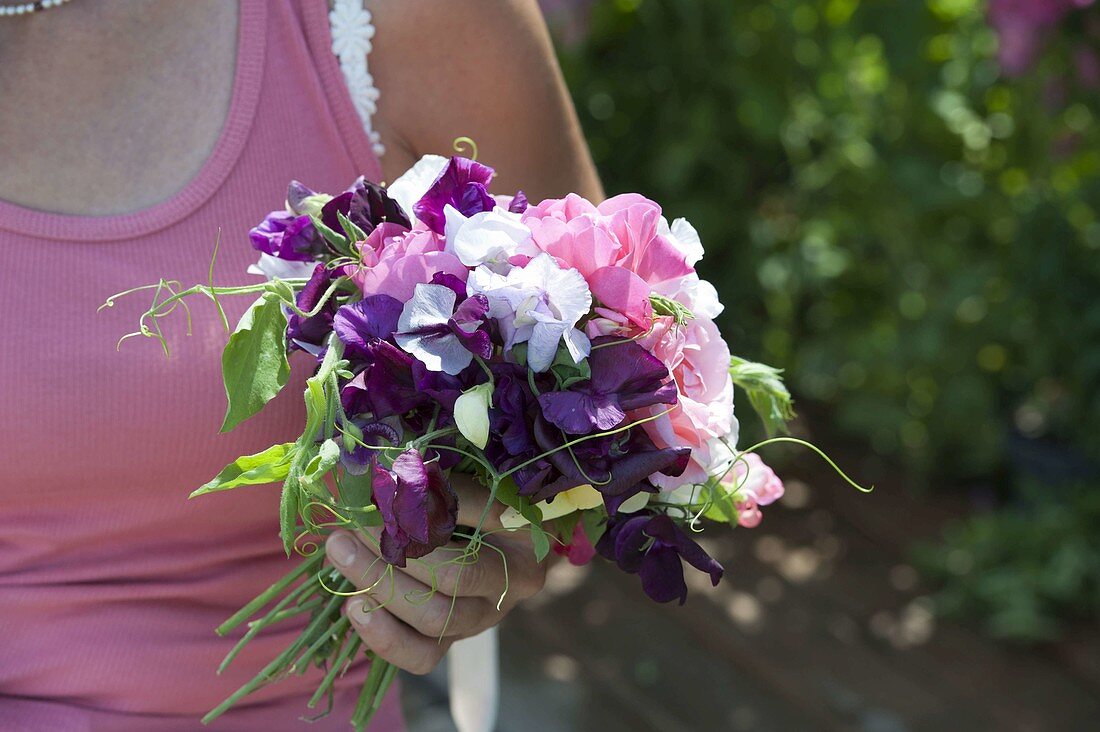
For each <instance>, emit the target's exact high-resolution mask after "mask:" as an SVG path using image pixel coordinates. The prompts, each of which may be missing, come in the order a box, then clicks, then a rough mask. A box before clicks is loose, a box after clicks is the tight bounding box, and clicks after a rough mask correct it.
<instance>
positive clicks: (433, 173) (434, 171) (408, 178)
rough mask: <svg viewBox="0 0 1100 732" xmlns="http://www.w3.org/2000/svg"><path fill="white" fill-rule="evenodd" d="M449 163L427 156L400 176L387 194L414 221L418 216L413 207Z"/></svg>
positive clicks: (387, 189) (388, 188)
mask: <svg viewBox="0 0 1100 732" xmlns="http://www.w3.org/2000/svg"><path fill="white" fill-rule="evenodd" d="M449 163H450V160H449V159H447V158H445V157H443V156H442V155H425V156H424V157H422V158H420V159H419V160H417V161H416V163H415V164H414V165H413V166H412V167H411V168H409V169H408V170H406V171H405V172H404V173H402V174H401V175H400V176H398V178H397V180H395V181H394V182H393V183H390V185H389V186H388V187H387V188H386V192H387V193H388V194H389V196H390V198H392V199H393V200H395V201H397V204H398V205H399V206H401V209H402V210H403V211H404V212H405V213H406V214H407V215H408V217H409V218H410V219H412V218H413V217H414V216H415V215H416V214H415V213H414V212H413V206H415V205H416V202H417V201H419V200H420V199H421V198H423V197H424V194H425V193H427V192H428V189H429V188H431V187H432V184H433V183H435V182H436V180H438V179H439V176H440V175H442V174H443V171H444V170H445V169H446V168H447V165H448V164H449Z"/></svg>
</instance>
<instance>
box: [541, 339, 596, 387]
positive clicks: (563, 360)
mask: <svg viewBox="0 0 1100 732" xmlns="http://www.w3.org/2000/svg"><path fill="white" fill-rule="evenodd" d="M550 370H551V371H553V372H554V376H556V377H557V379H558V386H559V388H560V389H568V388H569V387H570V386H572V385H573V384H576V383H577V382H578V381H587V380H588V379H591V378H592V367H591V366H589V365H588V359H583V360H582V361H581V362H580V363H574V362H573V357H572V356H570V355H569V350H568V349H566V348H559V349H558V352H557V353H555V354H554V363H552V364H550Z"/></svg>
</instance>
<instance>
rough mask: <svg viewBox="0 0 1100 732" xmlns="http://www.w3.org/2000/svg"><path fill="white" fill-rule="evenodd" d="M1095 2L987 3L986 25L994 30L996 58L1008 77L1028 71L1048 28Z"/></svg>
mask: <svg viewBox="0 0 1100 732" xmlns="http://www.w3.org/2000/svg"><path fill="white" fill-rule="evenodd" d="M1094 3H1095V0H990V3H989V23H990V25H992V26H993V28H994V29H996V31H997V36H998V43H999V46H1000V48H999V49H998V54H997V55H998V58H999V60H1000V63H1001V67H1002V68H1003V69H1004V71H1005V73H1006V74H1008V75H1009V76H1020V75H1022V74H1023V73H1025V72H1026V71H1027V70H1028V69H1030V68H1031V67H1032V66H1033V65H1034V63H1035V61H1036V59H1037V57H1038V56H1039V54H1040V52H1041V51H1042V48H1043V45H1044V43H1045V42H1046V39H1047V37H1048V36H1049V35H1050V34H1051V32H1052V29H1053V28H1054V27H1055V26H1057V25H1058V24H1059V23H1061V22H1062V21H1063V19H1064V18H1065V17H1066V16H1067V15H1069V14H1070V13H1071V12H1073V11H1074V10H1079V9H1082V8H1087V7H1089V6H1090V5H1093V4H1094Z"/></svg>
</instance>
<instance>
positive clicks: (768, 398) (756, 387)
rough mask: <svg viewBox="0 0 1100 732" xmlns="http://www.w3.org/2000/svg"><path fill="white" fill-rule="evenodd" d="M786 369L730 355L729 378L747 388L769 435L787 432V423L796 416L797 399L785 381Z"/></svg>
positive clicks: (751, 402) (751, 401)
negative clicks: (795, 399)
mask: <svg viewBox="0 0 1100 732" xmlns="http://www.w3.org/2000/svg"><path fill="white" fill-rule="evenodd" d="M782 374H783V372H782V371H781V370H780V369H776V368H772V367H771V366H768V365H767V364H762V363H755V362H753V361H746V360H745V359H743V358H738V357H737V356H733V357H732V358H730V378H732V379H733V383H734V384H736V385H737V386H739V387H741V388H742V389H744V390H745V393H746V394H748V397H749V403H750V404H752V408H753V410H754V411H755V412H756V414H757V415H758V416H759V417H760V420H761V421H762V422H763V423H764V429H765V430H766V431H767V433H768V437H771V436H773V435H775V434H776V433H777V432H782V433H784V434H785V433H786V432H787V422H789V421H790V420H792V419H794V416H795V414H794V400H793V399H791V393H790V392H789V391H787V387H786V385H784V384H783V376H782Z"/></svg>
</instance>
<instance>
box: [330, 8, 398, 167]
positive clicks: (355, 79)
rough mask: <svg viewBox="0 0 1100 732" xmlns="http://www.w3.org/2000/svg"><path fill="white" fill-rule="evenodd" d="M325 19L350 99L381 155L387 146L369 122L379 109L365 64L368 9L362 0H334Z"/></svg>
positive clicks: (370, 26) (369, 25)
mask: <svg viewBox="0 0 1100 732" xmlns="http://www.w3.org/2000/svg"><path fill="white" fill-rule="evenodd" d="M328 20H329V25H330V26H331V28H332V52H333V54H335V55H336V57H337V58H338V59H340V70H341V71H342V72H344V81H345V82H346V83H347V86H348V92H349V93H350V95H351V101H352V103H353V104H354V105H355V111H356V112H357V113H358V114H359V119H360V120H361V121H362V122H363V130H364V131H365V132H366V133H367V137H369V138H370V142H371V147H372V148H373V149H374V154H375V155H377V156H378V157H379V158H381V157H382V155H384V154H385V152H386V147H385V146H384V145H383V144H382V139H381V137H380V136H379V134H378V132H377V131H376V130H375V129H374V128H373V127H372V125H371V117H372V116H373V115H374V114H375V113H376V112H377V111H378V89H377V88H375V86H374V77H373V76H371V75H370V71H369V70H368V67H367V56H368V55H369V54H370V50H371V39H372V38H374V24H373V23H372V22H371V14H370V11H369V10H367V9H366V8H364V7H363V0H335V2H333V5H332V10H331V11H329V14H328Z"/></svg>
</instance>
